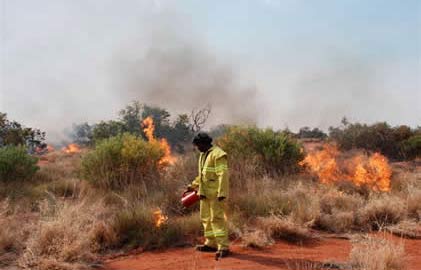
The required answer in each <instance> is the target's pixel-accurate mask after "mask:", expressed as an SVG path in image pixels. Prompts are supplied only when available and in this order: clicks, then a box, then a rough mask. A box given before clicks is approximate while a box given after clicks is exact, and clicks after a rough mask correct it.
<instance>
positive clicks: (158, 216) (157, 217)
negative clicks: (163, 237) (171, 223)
mask: <svg viewBox="0 0 421 270" xmlns="http://www.w3.org/2000/svg"><path fill="white" fill-rule="evenodd" d="M153 218H154V221H155V227H157V228H159V227H161V226H162V225H163V224H164V223H165V222H166V221H167V220H168V217H167V216H166V215H164V214H162V211H161V209H159V208H158V209H157V210H155V211H154V212H153Z"/></svg>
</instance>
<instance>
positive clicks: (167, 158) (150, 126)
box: [142, 116, 177, 165]
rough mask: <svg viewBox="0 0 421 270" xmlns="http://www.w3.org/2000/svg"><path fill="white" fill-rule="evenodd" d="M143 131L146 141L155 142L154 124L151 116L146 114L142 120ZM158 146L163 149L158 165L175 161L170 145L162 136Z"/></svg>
mask: <svg viewBox="0 0 421 270" xmlns="http://www.w3.org/2000/svg"><path fill="white" fill-rule="evenodd" d="M142 126H143V132H145V135H146V138H148V141H149V142H151V143H153V142H156V141H157V140H156V138H155V137H154V132H155V125H154V123H153V119H152V117H150V116H148V117H146V118H145V119H144V120H143V121H142ZM158 142H159V146H160V147H161V149H162V150H163V151H164V156H163V157H162V158H161V160H160V161H159V164H160V165H167V164H171V165H172V164H174V163H175V162H176V160H177V159H176V157H174V156H172V155H171V147H170V145H169V144H168V141H167V140H166V139H164V138H162V139H160V140H159V141H158Z"/></svg>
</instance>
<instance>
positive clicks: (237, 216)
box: [0, 104, 421, 269]
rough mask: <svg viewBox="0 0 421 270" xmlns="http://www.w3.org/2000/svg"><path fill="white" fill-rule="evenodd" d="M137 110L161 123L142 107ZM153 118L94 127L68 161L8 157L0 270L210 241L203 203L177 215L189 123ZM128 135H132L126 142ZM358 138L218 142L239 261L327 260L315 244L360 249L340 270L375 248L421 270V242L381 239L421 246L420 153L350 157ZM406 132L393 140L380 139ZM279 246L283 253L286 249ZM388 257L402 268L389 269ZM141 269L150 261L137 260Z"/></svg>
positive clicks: (258, 134) (190, 161)
mask: <svg viewBox="0 0 421 270" xmlns="http://www.w3.org/2000/svg"><path fill="white" fill-rule="evenodd" d="M132 106H137V105H136V104H131V105H128V107H127V108H126V109H125V111H127V112H132V111H135V109H134V108H135V107H132ZM142 108H143V110H146V111H148V112H149V111H159V110H158V109H156V108H155V109H154V110H152V109H149V107H148V106H147V105H143V107H142ZM161 111H163V110H161ZM145 115H147V116H145V117H143V118H142V117H139V118H137V119H135V120H136V121H132V122H127V123H125V122H123V121H122V122H120V123H119V124H115V122H110V125H109V126H106V125H105V124H104V122H103V123H100V124H97V125H95V126H94V127H93V128H91V130H92V134H91V135H89V136H88V138H90V141H87V140H86V137H80V138H76V139H75V141H74V142H72V143H70V144H68V145H67V146H66V147H64V148H63V149H62V150H61V151H56V150H53V149H52V148H51V147H45V145H44V146H43V147H41V148H42V149H46V148H48V149H49V150H48V151H44V150H42V151H35V152H34V154H33V155H31V154H30V153H29V154H28V151H27V150H26V149H25V148H24V147H22V146H13V145H9V146H6V147H1V148H0V164H3V163H4V162H7V164H8V167H5V166H0V176H1V177H0V179H1V181H0V196H1V200H0V202H1V203H0V225H1V226H2V228H5V229H4V230H1V231H0V256H3V257H1V258H7V260H3V261H2V262H1V263H2V264H3V265H7V266H14V265H15V266H20V265H21V266H22V267H23V268H33V267H36V268H37V269H50V267H55V268H57V269H82V268H83V267H88V268H89V265H90V264H91V263H93V262H96V261H105V259H104V258H106V257H107V256H108V255H106V254H111V255H110V256H112V254H114V253H116V254H119V253H121V251H122V250H124V251H127V252H129V253H130V250H143V251H144V252H147V251H148V250H155V249H161V250H164V249H165V248H168V247H180V246H186V245H195V244H198V243H200V242H201V241H202V240H201V239H202V238H201V237H203V229H202V225H201V219H200V217H199V211H200V207H199V204H202V202H201V201H202V200H203V198H202V199H201V200H200V203H197V201H198V200H199V195H198V194H197V193H194V192H193V193H189V194H193V195H194V196H195V197H196V198H197V200H193V202H192V204H188V208H185V206H184V205H183V204H182V202H181V201H182V200H181V198H182V195H183V194H186V192H185V189H186V187H187V186H188V185H189V184H191V181H192V180H194V179H197V177H198V174H199V172H198V166H197V165H198V162H199V161H200V162H201V163H200V164H201V165H200V166H203V165H204V164H205V163H204V160H200V159H199V157H198V156H197V152H194V151H193V150H192V149H191V146H190V144H191V141H192V138H193V137H194V136H195V133H194V128H193V125H194V123H189V122H184V123H185V124H184V126H183V125H182V124H180V122H177V120H175V122H174V123H172V122H171V121H170V120H169V119H168V120H166V121H162V116H161V118H160V117H157V116H156V115H153V116H149V115H148V114H146V113H145ZM128 118H129V117H128V116H126V117H125V118H124V116H123V117H122V119H128ZM130 123H136V125H135V124H133V127H135V128H132V131H131V132H128V130H131V128H130ZM355 126H358V127H361V125H356V124H355ZM83 128H84V129H85V130H86V129H87V128H86V126H84V127H83ZM113 128H114V129H113ZM353 129H354V127H352V128H350V130H348V129H346V128H343V127H342V128H340V130H339V131H340V132H338V130H334V131H335V132H333V133H331V134H326V135H325V136H319V135H320V134H319V133H315V134H316V135H317V136H316V137H310V138H306V137H302V135H300V134H299V133H295V134H294V133H292V132H291V131H286V130H273V129H260V128H257V127H253V126H235V125H233V126H226V127H225V129H224V130H223V131H218V133H214V134H217V135H215V136H214V142H213V144H214V145H217V146H218V147H220V148H221V149H224V151H226V153H228V154H227V156H228V160H227V161H228V163H227V164H228V168H229V177H230V181H231V183H230V193H229V199H228V200H227V201H226V206H227V207H228V208H229V209H230V212H228V213H224V214H223V215H221V218H222V219H223V220H224V221H225V222H227V224H228V225H227V226H228V228H229V240H230V241H231V249H232V250H234V252H235V253H240V254H243V255H241V256H248V255H247V254H250V252H251V253H253V254H254V253H256V252H257V253H256V254H259V255H258V256H263V258H266V257H265V256H267V254H266V253H265V250H267V249H266V248H272V249H274V251H276V252H278V251H279V252H280V253H281V254H286V253H285V252H288V250H289V249H290V248H291V246H290V243H294V244H299V245H302V247H303V248H305V249H308V251H309V252H313V251H314V252H319V251H317V250H318V249H317V248H315V247H314V246H313V245H312V244H309V245H307V243H316V242H317V243H319V245H320V248H326V249H327V250H329V248H331V245H343V246H338V247H337V248H338V249H343V248H344V247H347V246H348V245H352V246H353V247H352V252H351V253H352V254H351V257H350V258H351V259H349V260H348V257H347V256H348V254H347V253H346V254H344V255H343V257H338V258H340V260H342V262H341V263H340V264H341V265H343V266H344V267H345V266H346V265H351V264H353V265H360V264H364V265H369V261H367V260H366V259H365V257H364V256H365V255H364V254H366V253H367V252H368V254H369V255H370V256H377V257H378V256H379V255H378V254H377V253H376V254H377V255H374V253H375V252H377V251H376V250H372V251H367V248H366V247H367V245H376V246H378V245H380V244H378V242H377V241H386V242H384V248H385V252H389V253H387V254H388V255H387V256H386V255H385V257H384V258H382V259H381V260H380V259H379V262H378V263H386V261H387V260H393V261H394V262H396V263H397V264H402V265H403V264H404V263H407V264H410V265H411V264H412V265H416V262H415V261H416V260H415V261H413V260H411V259H406V257H404V256H403V255H402V254H403V253H404V252H406V253H408V252H409V254H413V253H414V252H416V251H415V250H416V249H414V248H413V246H412V245H416V244H418V243H419V241H420V240H400V241H401V242H400V243H401V244H397V245H396V244H394V243H395V242H393V241H394V240H390V241H389V240H385V239H383V238H384V237H383V236H382V235H384V234H387V235H389V236H388V237H393V236H392V235H397V236H398V237H403V239H419V238H421V230H420V221H421V208H420V207H421V178H420V176H421V166H420V160H419V153H417V154H416V155H415V156H411V155H409V154H408V155H406V156H405V158H402V157H400V156H396V155H393V154H391V153H390V152H388V151H386V149H389V148H390V146H391V144H393V143H394V144H395V145H396V146H399V147H400V146H402V148H401V151H409V152H408V153H412V152H411V151H413V150H407V148H405V147H406V146H405V145H406V142H403V141H396V142H389V143H388V144H387V145H385V146H384V147H385V148H384V149H382V148H377V149H376V150H372V148H371V147H368V146H367V147H354V148H351V149H348V148H347V147H345V145H349V144H355V142H356V141H361V140H363V138H367V136H362V137H355V138H352V137H351V134H355V131H354V130H353ZM371 129H378V126H376V125H372V126H365V127H361V130H360V131H359V134H364V133H370V132H371ZM401 130H402V127H390V128H388V130H387V131H385V132H390V133H391V134H393V133H394V132H400V131H401ZM106 132H109V133H108V134H107V133H106ZM78 133H79V134H83V132H81V131H79V132H78ZM209 133H212V131H210V132H209ZM338 134H341V136H338ZM163 135H165V136H166V137H164V136H163ZM408 136H409V137H408V138H407V139H405V140H413V139H412V137H415V138H416V137H417V136H421V135H420V134H419V130H416V129H415V130H411V133H410V134H408ZM196 137H197V136H196ZM196 137H195V138H196ZM396 137H397V136H396ZM205 138H206V137H205ZM350 138H351V139H350ZM349 140H355V142H354V141H351V142H350V141H349ZM372 141H373V140H372V139H371V138H370V141H367V142H366V144H365V145H368V143H369V142H372ZM376 145H378V144H376ZM47 146H48V145H47ZM275 146H276V147H275ZM404 146H405V147H404ZM41 148H40V149H41ZM50 149H51V150H50ZM82 150H83V151H82ZM222 153H224V152H222ZM6 157H8V158H6ZM10 157H13V158H10ZM38 157H39V158H40V160H37V158H38ZM2 162H3V163H2ZM212 166H215V165H214V164H213V163H212V162H210V161H209V160H208V161H207V163H206V166H204V167H200V168H202V169H203V168H204V169H203V170H206V171H209V172H210V174H209V173H208V174H207V175H208V176H207V177H209V175H210V177H212V175H213V173H214V172H217V171H218V170H223V169H224V168H226V167H225V166H226V165H216V166H215V167H212ZM203 173H204V172H203V171H202V174H203ZM219 173H220V172H219ZM199 177H200V174H199ZM202 177H203V175H202ZM315 180H316V181H315ZM211 184H213V183H211ZM251 195H252V196H251ZM195 202H196V204H194V203H195ZM17 206H19V207H17ZM202 207H203V205H202ZM202 220H203V219H202ZM325 234H326V235H332V234H334V235H335V234H338V235H344V234H345V235H350V236H351V238H352V239H354V238H356V239H357V238H358V239H360V238H359V237H364V235H365V234H370V237H375V238H369V239H368V240H367V241H366V240H358V241H356V242H355V244H353V243H354V242H353V241H354V240H352V241H348V240H341V241H342V242H340V243H338V242H335V241H333V240H330V239H331V238H328V237H327V238H324V236H323V235H325ZM378 238H380V239H378ZM363 239H364V238H363ZM402 241H403V242H402ZM411 241H415V242H411ZM284 243H288V246H286V247H283V245H284ZM379 243H380V242H379ZM381 243H383V242H381ZM402 243H404V244H402ZM382 245H383V244H382ZM404 248H405V249H404ZM178 249H179V250H180V252H181V251H182V252H190V250H191V252H194V251H193V250H192V249H187V248H181V249H180V248H178ZM292 249H293V250H294V248H292ZM334 249H335V250H332V251H329V252H331V253H330V254H331V256H334V255H333V254H336V253H335V252H336V248H334ZM386 249H387V251H386ZM363 250H364V251H363ZM389 250H390V251H389ZM392 251H393V252H395V251H396V252H398V253H399V254H401V255H399V256H394V253H393V252H392ZM177 252H178V251H177ZM294 252H296V254H300V251H299V250H295V251H294ZM371 252H372V253H371ZM390 252H392V253H390ZM161 254H162V255H160V256H163V258H162V259H157V260H158V261H164V260H166V259H165V258H166V257H165V256H167V255H166V253H165V252H164V253H161ZM189 254H190V253H189ZM190 255H191V256H193V255H194V254H193V253H191V254H190ZM190 255H189V256H190ZM363 255H364V256H363ZM4 256H6V257H4ZM104 256H105V257H104ZM256 256H257V255H256ZM341 256H342V255H341ZM193 257H194V256H193ZM136 260H139V263H140V262H143V260H142V256H141V255H140V257H139V259H136ZM171 260H172V259H171ZM230 260H233V262H235V261H236V259H235V257H233V258H230V257H229V256H228V258H227V259H225V258H224V259H223V260H222V262H221V263H224V261H225V262H230ZM298 261H299V258H297V261H294V260H292V261H291V263H292V264H294V265H295V263H296V262H298ZM122 262H125V260H123V261H122ZM136 263H137V262H136ZM117 264H118V261H111V262H108V263H104V267H105V268H106V269H120V268H119V267H117V266H115V265H117ZM292 264H289V266H287V268H286V269H288V267H291V265H292ZM64 265H65V267H67V268H62V267H64ZM141 265H143V264H141ZM126 266H127V265H125V266H124V267H126ZM81 267H82V268H81ZM114 267H116V268H114ZM280 267H281V269H282V267H283V266H282V265H280ZM83 269H85V268H83ZM139 269H144V268H142V267H140V268H139ZM164 269H165V267H164ZM361 269H365V268H361ZM370 269H371V268H370ZM397 269H404V268H397Z"/></svg>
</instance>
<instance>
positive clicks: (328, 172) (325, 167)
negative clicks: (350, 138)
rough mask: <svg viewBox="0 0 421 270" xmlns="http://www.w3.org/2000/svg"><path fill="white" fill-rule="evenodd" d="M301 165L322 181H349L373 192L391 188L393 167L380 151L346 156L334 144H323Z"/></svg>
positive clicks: (328, 182)
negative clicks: (367, 154)
mask: <svg viewBox="0 0 421 270" xmlns="http://www.w3.org/2000/svg"><path fill="white" fill-rule="evenodd" d="M300 164H301V165H302V166H306V167H308V168H309V169H310V171H311V172H312V173H313V174H315V175H317V177H318V178H319V180H320V182H321V183H323V184H332V183H337V182H340V181H349V182H352V183H353V184H355V185H356V186H367V187H369V188H371V189H372V190H374V191H390V178H391V176H392V170H391V168H390V166H389V163H388V160H387V158H386V157H385V156H383V155H381V154H380V153H374V154H372V155H369V156H366V155H363V154H361V153H358V154H355V155H352V156H350V157H346V156H345V155H344V154H343V153H341V152H340V151H339V150H338V149H337V148H336V146H334V145H330V144H324V145H323V148H322V149H321V150H318V151H314V152H311V153H309V154H308V155H307V156H306V157H305V159H304V160H303V161H302V162H300Z"/></svg>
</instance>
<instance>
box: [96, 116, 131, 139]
mask: <svg viewBox="0 0 421 270" xmlns="http://www.w3.org/2000/svg"><path fill="white" fill-rule="evenodd" d="M125 131H126V127H125V126H124V124H123V123H122V122H119V121H114V120H110V121H107V122H105V121H101V122H99V123H98V124H97V125H95V126H94V127H93V131H92V139H93V141H94V142H95V143H96V142H99V141H101V140H103V139H108V138H111V137H115V136H117V135H120V134H123V133H124V132H125Z"/></svg>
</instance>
